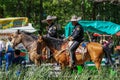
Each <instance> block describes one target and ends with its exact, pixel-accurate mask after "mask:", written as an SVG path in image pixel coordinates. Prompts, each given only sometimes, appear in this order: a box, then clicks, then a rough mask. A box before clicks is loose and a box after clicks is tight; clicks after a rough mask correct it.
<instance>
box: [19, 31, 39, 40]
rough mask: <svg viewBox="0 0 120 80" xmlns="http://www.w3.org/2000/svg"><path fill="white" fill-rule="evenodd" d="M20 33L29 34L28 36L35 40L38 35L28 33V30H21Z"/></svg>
mask: <svg viewBox="0 0 120 80" xmlns="http://www.w3.org/2000/svg"><path fill="white" fill-rule="evenodd" d="M21 33H23V34H26V35H28V36H30V37H31V38H32V39H34V40H37V39H38V37H37V36H36V35H34V34H32V33H30V32H26V31H21Z"/></svg>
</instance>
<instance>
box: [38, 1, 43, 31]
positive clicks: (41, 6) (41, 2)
mask: <svg viewBox="0 0 120 80" xmlns="http://www.w3.org/2000/svg"><path fill="white" fill-rule="evenodd" d="M42 16H43V0H40V20H39V21H40V30H41V29H42V28H41V27H42V22H41V20H42V18H43V17H42Z"/></svg>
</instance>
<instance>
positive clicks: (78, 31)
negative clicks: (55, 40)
mask: <svg viewBox="0 0 120 80" xmlns="http://www.w3.org/2000/svg"><path fill="white" fill-rule="evenodd" d="M71 36H72V38H73V41H78V42H81V41H82V40H83V37H84V30H83V28H82V26H81V25H80V24H78V23H77V24H76V25H75V27H74V29H73V32H72V34H71Z"/></svg>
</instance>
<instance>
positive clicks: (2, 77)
mask: <svg viewBox="0 0 120 80" xmlns="http://www.w3.org/2000/svg"><path fill="white" fill-rule="evenodd" d="M19 67H20V66H12V67H11V68H10V70H9V71H8V72H5V71H4V70H3V71H0V80H120V76H119V75H120V73H119V72H116V73H115V74H111V73H110V72H111V71H110V70H111V69H109V68H107V67H103V68H102V69H101V71H100V72H99V73H98V72H97V70H95V69H88V68H87V67H86V68H84V69H83V70H82V72H81V73H80V74H78V73H77V72H74V73H71V71H70V70H69V69H66V70H64V71H60V72H55V71H53V67H52V66H40V67H36V66H31V67H27V68H25V69H21V70H20V75H19V76H17V75H16V72H17V71H19ZM116 71H117V70H116ZM57 73H58V75H56V74H57Z"/></svg>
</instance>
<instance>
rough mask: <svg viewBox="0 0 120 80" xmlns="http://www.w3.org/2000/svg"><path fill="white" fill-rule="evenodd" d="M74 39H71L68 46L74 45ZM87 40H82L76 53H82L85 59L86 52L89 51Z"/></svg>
mask: <svg viewBox="0 0 120 80" xmlns="http://www.w3.org/2000/svg"><path fill="white" fill-rule="evenodd" d="M72 43H73V41H69V43H68V47H70V46H71V45H72ZM86 46H87V42H82V43H81V44H80V46H79V47H78V48H77V49H76V51H75V54H81V55H82V59H84V56H85V53H87V48H86Z"/></svg>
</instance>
